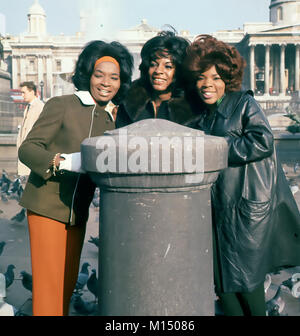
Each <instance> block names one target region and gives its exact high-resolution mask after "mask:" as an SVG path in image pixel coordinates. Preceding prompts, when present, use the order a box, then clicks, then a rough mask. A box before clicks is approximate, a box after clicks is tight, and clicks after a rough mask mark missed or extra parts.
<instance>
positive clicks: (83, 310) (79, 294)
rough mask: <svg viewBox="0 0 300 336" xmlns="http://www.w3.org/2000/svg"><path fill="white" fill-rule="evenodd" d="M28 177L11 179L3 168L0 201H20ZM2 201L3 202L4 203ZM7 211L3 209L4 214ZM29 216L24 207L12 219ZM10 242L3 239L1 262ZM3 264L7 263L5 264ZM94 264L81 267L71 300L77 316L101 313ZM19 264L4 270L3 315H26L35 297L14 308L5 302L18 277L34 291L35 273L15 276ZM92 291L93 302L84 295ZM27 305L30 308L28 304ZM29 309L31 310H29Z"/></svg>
mask: <svg viewBox="0 0 300 336" xmlns="http://www.w3.org/2000/svg"><path fill="white" fill-rule="evenodd" d="M24 182H25V179H24V178H23V177H17V176H15V177H14V179H10V178H9V176H8V174H7V172H6V171H5V170H2V175H1V178H0V196H1V198H0V200H1V202H3V203H7V202H9V201H10V200H13V199H14V200H16V201H19V199H20V197H21V196H22V193H23V185H24ZM1 202H0V204H1ZM92 206H93V207H95V208H98V207H99V188H97V189H96V191H95V195H94V198H93V201H92ZM1 213H3V210H1V209H0V214H1ZM25 218H26V209H24V208H22V209H21V210H20V211H19V212H18V213H17V214H15V215H14V216H13V217H12V218H11V219H10V220H11V221H14V222H20V223H21V222H23V221H24V219H25ZM89 242H90V243H91V244H93V245H95V246H96V247H97V248H98V247H99V238H98V237H92V236H90V239H89ZM5 245H6V242H5V241H0V262H1V254H2V252H3V250H4V249H5ZM1 266H3V265H1ZM89 268H90V264H89V263H87V262H85V263H83V265H82V267H81V270H80V272H79V274H78V279H77V283H76V287H75V289H74V292H73V295H72V299H71V303H72V307H73V309H74V310H75V312H74V313H75V314H77V315H93V314H96V313H97V306H98V304H97V301H98V293H97V283H98V280H97V275H96V270H95V269H92V270H91V271H89ZM15 272H16V267H15V265H12V264H10V265H8V266H7V267H6V271H5V272H4V273H3V274H2V273H0V316H7V315H14V316H24V315H27V314H26V313H25V310H26V309H24V307H25V305H26V303H27V302H28V301H29V300H32V295H31V296H30V297H29V298H28V299H26V301H25V302H24V303H23V304H21V306H20V307H14V306H11V305H9V304H8V303H6V302H5V301H4V298H5V297H6V290H7V288H9V287H10V286H11V285H12V283H13V282H14V281H15V280H21V282H22V286H23V288H24V289H26V290H28V291H29V292H31V293H32V275H31V274H30V273H28V272H26V271H25V270H22V271H21V272H20V273H19V277H16V276H15ZM87 291H89V292H90V293H91V294H92V296H93V297H94V298H95V299H94V300H93V301H92V302H90V301H87V300H85V299H84V298H83V294H84V293H85V292H87ZM25 308H26V307H25ZM26 311H27V310H26Z"/></svg>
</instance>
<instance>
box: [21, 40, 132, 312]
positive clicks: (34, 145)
mask: <svg viewBox="0 0 300 336" xmlns="http://www.w3.org/2000/svg"><path fill="white" fill-rule="evenodd" d="M132 66H133V58H132V56H131V55H130V54H129V52H128V50H127V49H126V48H125V47H124V46H123V45H121V44H119V43H118V42H112V43H106V42H103V41H93V42H90V43H89V44H88V45H86V47H85V48H84V49H83V51H82V53H81V54H80V56H79V58H78V61H77V64H76V69H75V74H74V76H73V83H74V85H75V87H76V88H77V89H78V91H76V92H75V94H73V95H66V96H61V97H54V98H52V99H50V100H49V101H48V102H47V103H46V105H45V107H44V109H43V111H42V113H41V115H40V117H39V119H38V120H37V122H36V123H35V124H34V126H33V128H32V130H31V132H30V133H29V134H28V136H27V138H26V139H25V141H24V142H23V143H22V145H21V147H20V149H19V158H20V160H21V161H22V162H23V163H24V164H25V165H27V166H28V167H29V168H30V169H31V174H30V176H29V179H28V183H27V185H26V187H25V190H24V194H23V197H22V199H21V201H20V204H21V205H22V206H23V207H25V208H27V217H28V226H29V236H30V248H31V263H32V275H33V315H39V316H41V315H46V316H47V315H50V316H54V315H67V314H68V309H69V303H70V298H71V295H72V292H73V290H74V287H75V283H76V280H77V276H78V269H79V262H80V255H81V249H82V245H83V240H84V235H85V227H86V222H87V219H88V210H89V206H90V203H91V201H92V198H93V194H94V191H95V185H94V183H93V182H92V181H91V180H90V178H89V177H88V175H87V174H81V173H76V172H71V170H72V171H74V170H75V171H76V170H77V168H78V171H79V168H80V158H79V157H78V154H79V153H78V152H79V151H80V144H81V142H82V141H83V140H84V139H85V138H88V137H94V136H100V135H102V134H103V133H104V132H105V131H106V130H111V129H114V127H115V125H114V118H113V115H112V112H113V109H114V108H115V104H118V103H119V102H120V100H121V99H122V98H123V96H124V94H125V92H126V90H127V88H128V87H129V85H130V82H131V74H132ZM76 158H78V159H79V160H78V161H79V162H78V167H77V168H76V167H74V162H76Z"/></svg>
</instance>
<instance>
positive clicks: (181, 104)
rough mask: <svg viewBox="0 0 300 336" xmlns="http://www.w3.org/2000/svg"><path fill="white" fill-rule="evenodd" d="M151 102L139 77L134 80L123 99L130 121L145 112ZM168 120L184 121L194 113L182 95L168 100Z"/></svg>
mask: <svg viewBox="0 0 300 336" xmlns="http://www.w3.org/2000/svg"><path fill="white" fill-rule="evenodd" d="M150 102H151V98H150V94H149V92H148V91H147V90H146V88H145V87H144V86H143V85H142V83H141V81H140V79H137V80H135V81H134V82H133V83H132V85H131V87H130V89H129V91H128V93H127V95H126V98H125V100H124V101H123V105H124V107H125V110H126V112H127V114H128V116H129V117H130V119H131V120H132V121H136V120H138V119H140V118H139V116H142V115H143V114H144V113H145V110H146V106H147V104H149V103H150ZM168 109H169V120H171V121H174V122H177V123H184V122H185V121H186V120H188V119H189V118H190V117H192V116H193V115H194V113H193V112H192V109H191V107H190V104H189V103H188V102H187V101H186V99H185V98H184V97H176V98H171V99H170V100H169V101H168Z"/></svg>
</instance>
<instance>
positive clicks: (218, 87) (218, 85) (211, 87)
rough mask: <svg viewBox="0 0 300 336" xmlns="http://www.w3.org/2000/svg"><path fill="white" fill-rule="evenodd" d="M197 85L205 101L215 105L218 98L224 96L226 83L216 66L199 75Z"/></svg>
mask: <svg viewBox="0 0 300 336" xmlns="http://www.w3.org/2000/svg"><path fill="white" fill-rule="evenodd" d="M196 87H197V92H198V95H199V96H200V98H201V99H202V100H203V101H204V103H205V104H208V105H214V104H216V102H217V100H218V99H220V98H222V97H223V96H224V94H225V87H226V85H225V83H224V81H223V80H222V78H221V76H219V74H218V73H217V70H216V67H215V66H212V67H211V68H210V69H208V70H206V71H205V72H203V73H201V74H200V75H199V76H198V79H197V83H196Z"/></svg>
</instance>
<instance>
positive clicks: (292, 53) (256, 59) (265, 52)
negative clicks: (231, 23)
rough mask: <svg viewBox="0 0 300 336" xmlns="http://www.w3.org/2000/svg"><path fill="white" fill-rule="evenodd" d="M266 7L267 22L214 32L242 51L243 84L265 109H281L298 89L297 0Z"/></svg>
mask: <svg viewBox="0 0 300 336" xmlns="http://www.w3.org/2000/svg"><path fill="white" fill-rule="evenodd" d="M269 9H270V21H269V22H266V23H245V24H244V27H243V30H236V31H220V32H216V33H215V34H214V35H215V36H217V37H218V38H220V39H223V40H226V41H227V42H230V43H232V44H234V45H236V46H237V48H238V49H239V50H240V52H241V53H242V54H243V56H244V57H245V59H246V61H247V68H246V71H245V77H244V83H243V86H244V88H251V89H252V90H253V91H254V92H255V95H256V98H257V100H258V101H259V102H260V103H261V105H262V106H263V107H264V109H265V110H266V111H268V110H272V109H274V108H277V109H283V108H284V107H286V106H287V105H289V103H290V101H291V99H292V97H295V96H298V95H299V90H300V0H271V2H270V6H269Z"/></svg>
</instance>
